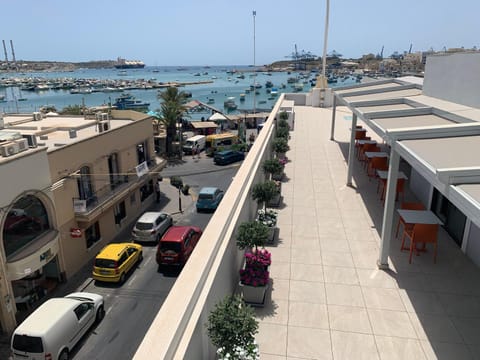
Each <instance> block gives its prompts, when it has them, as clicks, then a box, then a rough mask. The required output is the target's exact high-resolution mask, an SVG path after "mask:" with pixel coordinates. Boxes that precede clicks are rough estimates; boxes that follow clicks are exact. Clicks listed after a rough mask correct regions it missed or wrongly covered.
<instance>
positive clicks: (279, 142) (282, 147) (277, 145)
mask: <svg viewBox="0 0 480 360" xmlns="http://www.w3.org/2000/svg"><path fill="white" fill-rule="evenodd" d="M272 150H273V151H275V152H276V153H277V154H279V153H286V152H287V151H288V150H290V147H289V146H288V142H287V139H285V138H276V139H273V141H272Z"/></svg>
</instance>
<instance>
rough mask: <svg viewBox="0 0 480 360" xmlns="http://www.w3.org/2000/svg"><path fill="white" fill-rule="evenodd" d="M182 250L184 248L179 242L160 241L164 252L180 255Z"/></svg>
mask: <svg viewBox="0 0 480 360" xmlns="http://www.w3.org/2000/svg"><path fill="white" fill-rule="evenodd" d="M181 249H182V247H181V245H180V243H178V242H168V241H160V250H161V251H162V252H165V251H174V252H176V253H179V252H180V250H181Z"/></svg>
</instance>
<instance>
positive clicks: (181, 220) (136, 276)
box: [71, 157, 240, 360]
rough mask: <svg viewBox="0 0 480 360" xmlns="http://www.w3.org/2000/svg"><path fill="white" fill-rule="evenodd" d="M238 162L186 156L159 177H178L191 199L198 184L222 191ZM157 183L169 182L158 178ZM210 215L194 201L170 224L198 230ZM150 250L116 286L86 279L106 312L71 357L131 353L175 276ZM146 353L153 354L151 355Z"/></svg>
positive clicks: (126, 355)
mask: <svg viewBox="0 0 480 360" xmlns="http://www.w3.org/2000/svg"><path fill="white" fill-rule="evenodd" d="M239 165H240V163H237V164H234V165H231V166H227V167H218V166H216V165H213V161H212V159H210V158H202V159H200V160H197V159H195V160H193V159H191V157H190V158H188V159H185V161H183V162H181V163H177V164H175V165H173V166H169V167H167V168H166V169H165V170H164V171H163V172H162V176H163V177H164V178H168V177H171V176H176V175H180V176H181V177H182V179H183V182H184V184H189V185H190V186H191V194H192V197H193V199H194V200H195V197H196V194H197V193H198V191H199V190H200V188H201V187H203V186H215V187H218V188H220V189H222V190H225V191H226V190H227V188H228V186H229V185H230V183H231V181H232V178H233V176H235V173H236V171H237V169H238V167H239ZM161 186H170V185H169V184H168V183H167V182H166V181H164V182H163V185H161ZM170 194H175V193H172V192H170ZM168 200H169V201H170V202H171V204H176V203H178V198H176V199H172V198H170V199H168ZM171 207H172V206H170V208H171ZM211 216H212V214H208V213H197V212H196V209H195V203H194V202H190V205H189V206H188V207H187V208H186V209H183V214H181V215H180V216H176V217H175V218H176V219H177V221H176V223H175V225H195V226H198V227H200V228H202V229H204V228H205V227H206V225H207V224H208V221H209V220H210V218H211ZM125 241H130V239H125ZM200 241H201V239H200ZM155 252H156V247H155V246H147V245H144V247H143V257H144V259H143V261H142V262H141V263H140V264H139V265H138V267H137V268H136V269H135V270H134V271H132V272H131V273H130V274H129V277H128V278H127V280H126V282H125V283H124V284H123V285H122V286H118V285H110V284H100V283H97V282H91V283H90V284H89V285H88V286H87V287H86V288H85V289H84V291H88V292H94V293H98V294H102V295H103V296H104V297H105V310H106V316H105V318H104V319H103V321H102V322H101V323H100V324H99V325H97V326H96V327H95V328H94V329H92V331H90V332H89V333H88V334H87V335H86V336H85V337H84V339H82V343H81V344H79V346H76V348H75V349H74V353H72V354H71V355H72V357H73V358H74V359H102V360H109V359H112V360H118V359H131V358H132V357H133V355H134V354H135V351H136V349H137V347H138V346H139V345H140V343H141V341H142V339H143V337H144V334H145V333H146V331H147V330H148V328H149V326H150V324H151V323H152V321H153V319H154V318H155V316H156V314H157V313H158V311H159V309H160V307H161V306H162V303H163V302H164V300H165V298H166V297H167V295H168V292H169V291H170V289H171V288H172V286H173V284H174V283H175V280H176V277H177V276H178V271H171V272H169V273H159V272H158V266H157V264H156V262H155ZM86 280H87V279H86ZM152 356H153V357H154V355H153V354H152Z"/></svg>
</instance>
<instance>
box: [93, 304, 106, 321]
mask: <svg viewBox="0 0 480 360" xmlns="http://www.w3.org/2000/svg"><path fill="white" fill-rule="evenodd" d="M104 317H105V309H104V308H103V305H100V307H99V308H98V310H97V316H96V318H95V321H96V323H97V324H98V323H100V322H101V321H102V320H103V318H104Z"/></svg>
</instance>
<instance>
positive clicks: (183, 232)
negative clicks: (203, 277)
mask: <svg viewBox="0 0 480 360" xmlns="http://www.w3.org/2000/svg"><path fill="white" fill-rule="evenodd" d="M201 235H202V230H201V229H200V228H198V227H195V226H172V227H171V228H170V229H168V230H167V232H166V233H165V234H164V235H163V236H162V239H161V240H160V242H159V244H158V248H157V256H156V259H157V264H158V265H159V266H162V265H174V266H184V265H185V263H186V262H187V260H188V258H189V257H190V255H191V254H192V252H193V249H194V248H195V246H196V245H197V243H198V240H199V239H200V236H201Z"/></svg>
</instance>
